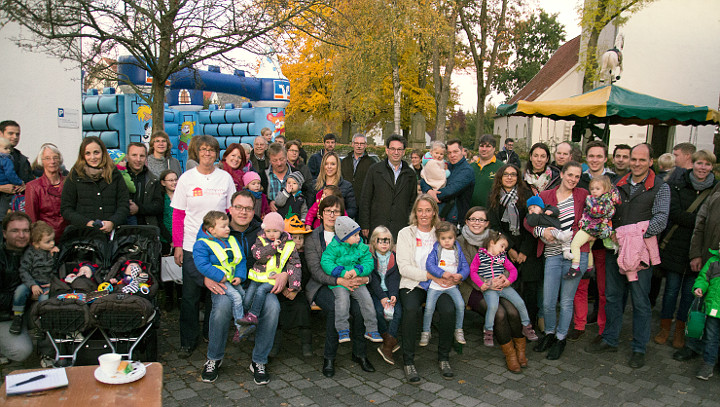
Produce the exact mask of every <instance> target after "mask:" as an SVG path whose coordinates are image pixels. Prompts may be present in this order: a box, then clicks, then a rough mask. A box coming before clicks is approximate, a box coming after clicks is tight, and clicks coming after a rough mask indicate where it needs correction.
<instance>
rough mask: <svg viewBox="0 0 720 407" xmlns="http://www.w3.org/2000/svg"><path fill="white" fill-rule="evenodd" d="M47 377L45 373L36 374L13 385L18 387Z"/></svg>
mask: <svg viewBox="0 0 720 407" xmlns="http://www.w3.org/2000/svg"><path fill="white" fill-rule="evenodd" d="M45 377H46V376H45V375H44V374H41V375H37V376H35V377H31V378H29V379H27V380H25V381H22V382H20V383H15V384H13V386H12V387H17V386H21V385H23V384H28V383H32V382H35V381H38V380H40V379H44V378H45Z"/></svg>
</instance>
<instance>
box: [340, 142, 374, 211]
mask: <svg viewBox="0 0 720 407" xmlns="http://www.w3.org/2000/svg"><path fill="white" fill-rule="evenodd" d="M352 147H353V151H351V152H349V153H348V155H346V156H345V157H344V158H343V160H342V163H341V164H340V170H341V171H342V177H343V178H345V179H346V180H348V181H350V183H351V184H352V186H353V192H355V199H356V200H357V202H362V194H363V184H364V183H365V178H366V177H367V173H368V170H369V169H370V166H371V165H373V164H375V163H376V162H378V160H377V157H371V156H370V155H369V154H368V153H367V152H366V151H365V147H367V139H366V138H365V135H364V134H362V133H358V134H356V135H354V136H353V139H352Z"/></svg>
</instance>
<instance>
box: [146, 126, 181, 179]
mask: <svg viewBox="0 0 720 407" xmlns="http://www.w3.org/2000/svg"><path fill="white" fill-rule="evenodd" d="M148 144H149V149H148V157H147V166H148V170H150V172H151V173H153V175H155V176H156V177H160V173H162V172H163V171H165V170H173V171H174V172H175V173H176V174H182V167H180V161H178V159H177V158H175V157H173V156H172V153H171V152H172V143H171V142H170V137H168V134H167V133H165V132H164V131H162V130H158V131H156V132H154V133H153V134H152V136H151V137H150V142H149V143H148Z"/></svg>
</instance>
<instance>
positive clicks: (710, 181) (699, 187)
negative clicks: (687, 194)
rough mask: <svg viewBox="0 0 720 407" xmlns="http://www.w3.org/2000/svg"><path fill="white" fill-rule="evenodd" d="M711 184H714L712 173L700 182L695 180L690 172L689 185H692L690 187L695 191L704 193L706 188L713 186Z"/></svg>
mask: <svg viewBox="0 0 720 407" xmlns="http://www.w3.org/2000/svg"><path fill="white" fill-rule="evenodd" d="M713 182H715V174H713V173H712V172H711V173H710V174H708V176H707V178H705V181H703V182H700V181H698V180H697V178H695V174H694V173H693V172H692V170H690V183H691V184H692V187H693V189H694V190H696V191H704V190H706V189H708V188H710V187H711V186H712V185H713Z"/></svg>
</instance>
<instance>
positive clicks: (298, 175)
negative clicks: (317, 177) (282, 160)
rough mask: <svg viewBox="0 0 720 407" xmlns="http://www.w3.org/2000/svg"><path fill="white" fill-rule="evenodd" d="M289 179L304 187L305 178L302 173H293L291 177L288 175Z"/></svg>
mask: <svg viewBox="0 0 720 407" xmlns="http://www.w3.org/2000/svg"><path fill="white" fill-rule="evenodd" d="M288 177H290V178H292V179H294V180H295V181H297V183H298V185H300V186H302V184H303V182H305V177H303V175H302V172H300V171H295V172H292V173H290V175H288Z"/></svg>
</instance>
